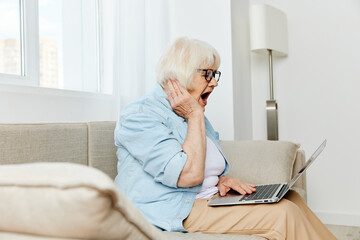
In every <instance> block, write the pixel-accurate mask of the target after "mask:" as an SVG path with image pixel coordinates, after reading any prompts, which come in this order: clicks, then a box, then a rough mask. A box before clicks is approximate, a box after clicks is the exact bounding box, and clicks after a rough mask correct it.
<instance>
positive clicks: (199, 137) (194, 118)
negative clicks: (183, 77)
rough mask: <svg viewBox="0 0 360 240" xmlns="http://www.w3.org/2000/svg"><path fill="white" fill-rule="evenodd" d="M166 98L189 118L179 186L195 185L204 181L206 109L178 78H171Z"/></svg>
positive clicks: (184, 116)
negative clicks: (184, 160) (204, 109)
mask: <svg viewBox="0 0 360 240" xmlns="http://www.w3.org/2000/svg"><path fill="white" fill-rule="evenodd" d="M166 90H167V94H168V97H167V98H166V99H167V100H168V101H169V102H170V105H171V107H172V109H173V110H174V111H175V113H176V114H178V115H179V116H181V117H183V118H185V119H187V120H188V128H187V134H186V138H185V140H184V143H183V145H182V149H183V151H184V152H185V153H186V154H187V160H186V163H185V165H184V167H183V169H182V171H181V173H180V176H179V179H178V182H177V185H178V187H193V186H196V185H199V184H201V183H202V182H203V181H204V171H205V157H206V129H205V120H204V111H203V109H202V107H201V106H200V104H199V103H198V102H197V101H196V100H195V99H194V97H193V96H191V95H190V93H189V92H188V91H187V90H186V89H185V88H184V87H183V86H181V85H180V83H179V81H178V80H169V81H168V82H167V86H166Z"/></svg>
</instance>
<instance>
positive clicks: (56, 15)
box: [0, 0, 114, 93]
mask: <svg viewBox="0 0 360 240" xmlns="http://www.w3.org/2000/svg"><path fill="white" fill-rule="evenodd" d="M113 4H114V1H109V0H106V1H102V0H0V9H1V10H0V83H10V84H21V85H30V86H39V87H46V88H58V89H68V90H77V91H86V92H95V93H112V80H111V79H112V78H111V77H107V76H110V75H109V74H105V72H104V71H112V53H109V52H112V49H111V46H112V45H111V46H107V47H104V45H105V44H104V42H106V41H108V40H109V41H111V42H113V41H112V40H111V38H112V36H111V34H110V33H109V32H108V31H106V33H107V35H104V34H103V32H104V31H103V27H104V26H106V28H108V26H109V25H110V26H111V25H112V24H113V19H114V18H113V11H114V7H113ZM104 11H105V12H106V14H104ZM103 15H106V17H104V18H103V17H102V16H103ZM9 23H10V24H9ZM109 34H110V35H109ZM105 51H106V52H105ZM104 56H106V58H105V57H104ZM105 62H106V64H107V67H106V68H104V64H105ZM109 66H110V67H109Z"/></svg>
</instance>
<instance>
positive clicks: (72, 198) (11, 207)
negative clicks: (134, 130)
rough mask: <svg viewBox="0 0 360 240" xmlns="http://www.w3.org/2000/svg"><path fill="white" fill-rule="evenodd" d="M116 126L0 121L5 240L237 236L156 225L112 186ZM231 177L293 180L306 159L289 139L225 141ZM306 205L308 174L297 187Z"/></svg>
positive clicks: (0, 232)
mask: <svg viewBox="0 0 360 240" xmlns="http://www.w3.org/2000/svg"><path fill="white" fill-rule="evenodd" d="M115 124H116V123H115V122H87V123H86V122H81V123H41V124H0V239H10V240H11V239H23V240H32V239H44V240H45V239H47V240H50V239H52V240H59V239H200V240H201V239H210V240H211V239H232V240H260V239H264V238H261V237H256V236H245V235H228V234H212V235H209V234H203V233H174V232H166V231H161V230H159V229H158V228H156V227H154V226H153V225H151V224H150V223H149V222H148V221H147V220H146V219H145V218H144V216H143V215H142V214H141V212H140V211H139V210H138V209H137V208H136V207H135V206H134V205H133V204H132V203H131V202H130V201H129V200H128V199H127V198H126V197H125V196H124V195H123V194H122V193H121V191H120V190H119V189H118V188H117V187H116V185H115V184H114V182H113V179H114V178H115V176H116V174H117V157H116V147H115V146H114V135H113V132H114V128H115ZM221 146H222V149H223V152H224V154H225V156H226V157H227V160H228V162H229V164H230V172H229V175H230V176H232V177H238V178H240V179H242V180H244V181H248V182H251V183H254V184H261V183H275V182H286V181H288V180H289V179H290V178H291V177H292V176H293V175H294V174H295V173H297V171H298V170H299V169H300V168H301V166H302V165H303V164H304V161H305V154H304V151H303V150H301V149H299V147H300V146H299V145H298V144H294V143H291V142H286V141H221ZM293 189H294V190H295V191H297V192H298V193H299V194H300V195H301V196H302V197H303V198H304V199H305V200H306V177H305V175H304V176H303V177H302V178H301V179H299V181H298V182H297V183H296V184H295V186H294V187H293Z"/></svg>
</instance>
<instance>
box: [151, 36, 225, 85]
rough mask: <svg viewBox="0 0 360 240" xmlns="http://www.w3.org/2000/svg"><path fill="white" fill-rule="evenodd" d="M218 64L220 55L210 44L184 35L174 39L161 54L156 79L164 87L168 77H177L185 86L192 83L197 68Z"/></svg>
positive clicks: (216, 67) (216, 66) (217, 66)
mask: <svg viewBox="0 0 360 240" xmlns="http://www.w3.org/2000/svg"><path fill="white" fill-rule="evenodd" d="M211 66H215V69H218V68H219V66H220V55H219V53H218V52H217V51H216V49H215V48H214V47H213V46H211V45H210V44H208V43H206V42H203V41H200V40H197V39H189V38H186V37H182V38H178V39H176V40H175V41H174V42H173V43H172V44H171V45H170V46H169V47H168V48H167V49H165V51H164V53H163V54H162V56H161V58H160V60H159V62H158V66H157V81H158V83H159V84H160V85H161V86H162V87H164V86H165V84H166V81H167V80H169V79H177V80H179V82H180V84H181V85H182V86H184V87H185V88H187V89H188V88H189V87H191V85H192V80H193V76H194V73H195V72H196V70H197V69H198V68H201V67H211Z"/></svg>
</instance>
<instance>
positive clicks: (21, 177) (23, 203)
mask: <svg viewBox="0 0 360 240" xmlns="http://www.w3.org/2000/svg"><path fill="white" fill-rule="evenodd" d="M0 232H14V233H22V234H32V235H38V236H48V237H58V238H76V239H163V238H164V237H163V234H162V233H161V231H160V230H158V229H156V228H155V227H154V226H153V225H151V224H150V223H149V222H148V221H147V220H146V219H145V218H144V217H143V215H142V214H141V213H140V212H139V211H138V209H137V208H136V207H135V206H134V205H133V204H132V203H131V202H130V201H129V200H128V199H127V198H126V197H125V196H124V195H123V194H122V193H121V192H120V191H119V190H118V188H117V187H116V185H115V184H114V183H113V181H112V180H111V179H110V178H109V177H108V176H107V175H105V174H104V173H103V172H101V171H99V170H97V169H95V168H91V167H87V166H84V165H78V164H73V163H31V164H19V165H2V166H0Z"/></svg>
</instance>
